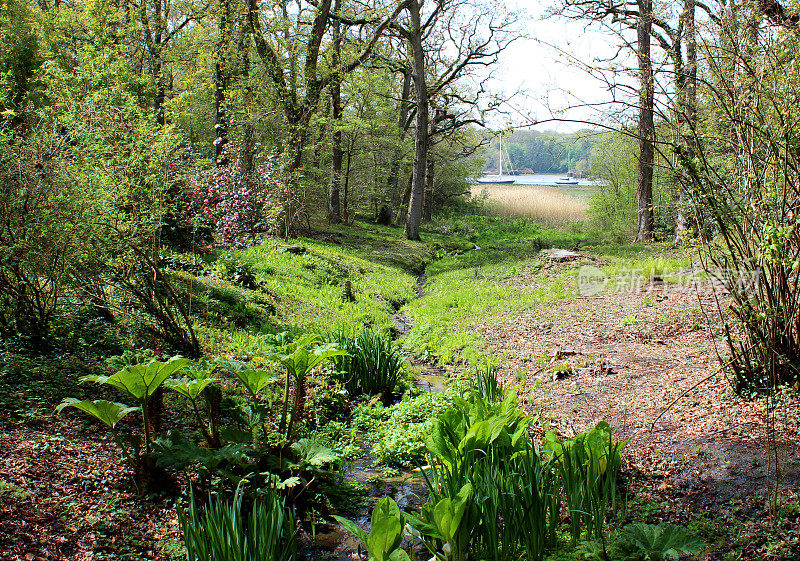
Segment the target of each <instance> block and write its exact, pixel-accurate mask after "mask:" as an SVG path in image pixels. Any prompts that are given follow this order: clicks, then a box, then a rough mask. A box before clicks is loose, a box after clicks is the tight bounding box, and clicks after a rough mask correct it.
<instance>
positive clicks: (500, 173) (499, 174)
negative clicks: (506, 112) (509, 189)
mask: <svg viewBox="0 0 800 561" xmlns="http://www.w3.org/2000/svg"><path fill="white" fill-rule="evenodd" d="M497 162H498V164H497V177H502V176H503V133H502V132H501V133H500V159H499V160H497Z"/></svg>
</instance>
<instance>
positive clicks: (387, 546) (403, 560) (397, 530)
mask: <svg viewBox="0 0 800 561" xmlns="http://www.w3.org/2000/svg"><path fill="white" fill-rule="evenodd" d="M333 518H335V519H336V521H337V522H339V523H340V524H341V525H342V526H344V527H345V529H346V530H347V531H348V532H350V533H351V534H353V535H354V536H355V537H357V538H358V539H359V540H361V543H363V544H364V545H365V546H366V547H367V552H368V553H369V559H370V561H408V554H406V552H405V551H403V550H402V549H400V542H401V541H402V539H403V518H404V517H403V514H402V513H401V512H400V508H399V507H398V506H397V503H396V502H394V500H392V499H391V498H390V497H385V498H383V499H381V500H380V501H378V504H376V505H375V508H374V509H373V510H372V517H371V518H370V532H369V534H367V533H366V532H365V531H364V530H362V529H361V528H360V527H359V526H358V524H356V523H355V522H352V521H350V520H348V519H346V518H343V517H341V516H334V517H333Z"/></svg>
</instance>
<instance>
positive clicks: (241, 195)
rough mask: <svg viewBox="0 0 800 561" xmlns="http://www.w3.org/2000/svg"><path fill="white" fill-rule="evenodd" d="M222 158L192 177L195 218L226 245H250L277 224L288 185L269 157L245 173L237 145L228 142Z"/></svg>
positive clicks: (193, 212)
mask: <svg viewBox="0 0 800 561" xmlns="http://www.w3.org/2000/svg"><path fill="white" fill-rule="evenodd" d="M223 160H224V161H225V164H224V165H221V166H220V165H210V166H208V167H207V168H204V169H201V170H200V171H199V172H198V173H197V174H196V176H195V177H193V178H192V183H193V190H192V197H191V207H192V214H193V217H194V220H195V221H196V222H198V223H199V224H202V225H208V226H210V227H211V229H212V230H213V231H214V232H215V233H216V234H217V235H218V236H219V237H220V238H221V240H222V241H223V242H224V243H226V244H228V245H231V246H234V247H246V246H249V245H253V244H254V243H255V242H256V241H257V235H258V234H260V233H263V232H266V231H268V230H270V229H271V228H275V227H276V226H277V221H278V217H279V215H280V212H281V209H280V203H279V198H280V197H281V196H282V191H288V188H287V187H286V186H285V185H284V184H283V182H282V180H281V178H280V173H279V172H278V169H277V166H276V165H275V163H274V162H273V160H272V158H268V159H267V160H266V161H265V162H263V163H262V164H261V165H258V166H256V167H255V169H254V170H253V171H252V172H251V173H245V172H244V171H243V166H242V162H241V161H240V154H239V151H238V148H237V147H236V146H235V145H233V144H228V145H227V146H226V147H225V153H224V156H223Z"/></svg>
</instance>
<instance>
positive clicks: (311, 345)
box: [264, 333, 346, 442]
mask: <svg viewBox="0 0 800 561" xmlns="http://www.w3.org/2000/svg"><path fill="white" fill-rule="evenodd" d="M288 339H289V336H288V334H287V333H281V334H280V335H277V336H276V337H275V343H276V346H275V347H274V348H273V349H272V350H270V351H268V352H266V353H265V354H264V356H265V357H266V358H268V359H270V360H273V361H275V362H277V363H279V364H281V365H282V366H283V367H284V369H285V370H286V382H285V384H284V391H283V410H282V413H281V420H280V426H279V428H278V432H279V433H281V434H282V435H283V436H284V437H285V438H286V440H287V441H290V442H291V440H292V437H293V436H294V427H295V424H296V421H297V418H298V417H299V415H300V413H301V412H302V408H303V405H304V403H305V378H306V375H308V373H309V372H310V371H311V370H312V369H313V368H315V367H316V366H318V365H319V364H321V363H323V362H324V361H326V360H328V359H330V358H333V357H337V356H341V355H344V354H346V353H345V351H343V350H342V349H340V348H339V347H337V346H336V345H335V344H333V343H323V341H322V337H320V336H319V335H317V334H306V335H303V336H301V337H298V338H297V339H295V340H288ZM290 383H293V384H294V404H293V406H292V410H291V414H290V412H289V389H290ZM287 418H288V425H287Z"/></svg>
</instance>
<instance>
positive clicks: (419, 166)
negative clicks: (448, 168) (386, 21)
mask: <svg viewBox="0 0 800 561" xmlns="http://www.w3.org/2000/svg"><path fill="white" fill-rule="evenodd" d="M420 11H421V8H420V0H412V1H411V2H410V3H409V6H408V12H409V16H410V20H411V29H410V37H409V43H410V46H411V53H412V57H411V59H412V74H413V77H414V97H415V103H416V109H417V116H416V130H415V138H414V170H413V175H412V180H411V197H410V199H409V202H408V214H407V215H406V228H405V234H406V237H407V238H408V239H409V240H419V226H420V222H421V221H422V206H423V199H424V198H425V170H426V164H427V162H428V85H427V83H426V80H425V51H424V50H423V46H422V24H421V18H420Z"/></svg>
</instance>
